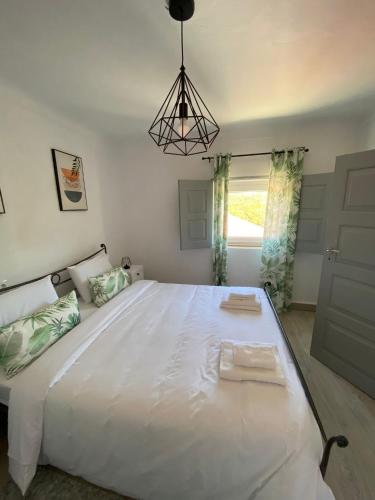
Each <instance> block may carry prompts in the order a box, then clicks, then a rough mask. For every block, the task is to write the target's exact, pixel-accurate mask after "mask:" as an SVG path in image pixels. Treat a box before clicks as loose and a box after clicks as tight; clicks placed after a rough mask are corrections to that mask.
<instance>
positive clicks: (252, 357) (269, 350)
mask: <svg viewBox="0 0 375 500" xmlns="http://www.w3.org/2000/svg"><path fill="white" fill-rule="evenodd" d="M232 350H233V363H234V364H235V365H236V366H247V368H264V369H267V370H276V366H277V358H276V356H277V354H278V350H277V347H276V346H275V345H273V344H262V343H259V342H233V343H232Z"/></svg>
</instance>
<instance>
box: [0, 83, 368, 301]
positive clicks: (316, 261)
mask: <svg viewBox="0 0 375 500" xmlns="http://www.w3.org/2000/svg"><path fill="white" fill-rule="evenodd" d="M0 106H1V122H0V145H1V147H0V187H1V189H2V192H3V197H4V202H5V205H6V210H7V213H6V215H0V281H1V280H3V279H8V280H9V284H11V283H14V282H17V281H20V280H24V279H27V278H31V277H34V276H35V275H38V274H40V273H44V272H46V271H48V270H53V269H55V268H56V267H60V266H63V265H65V264H68V263H70V262H71V261H72V260H75V259H76V258H79V257H83V256H85V255H86V254H87V253H88V252H91V251H93V250H95V249H96V248H97V245H98V244H99V243H100V242H101V241H106V242H107V243H108V244H109V249H110V253H111V254H112V256H113V260H114V262H115V263H117V262H119V261H120V258H121V257H122V256H123V255H130V256H131V258H132V260H133V262H136V263H143V264H144V266H145V271H146V276H147V277H149V278H154V279H157V280H160V281H167V282H168V281H169V282H181V283H202V284H204V283H211V279H212V262H211V250H210V249H202V250H185V251H180V249H179V223H178V190H177V181H178V179H208V178H211V177H212V165H210V164H209V163H208V162H204V161H202V160H201V159H200V155H198V156H194V157H188V158H183V157H178V156H167V155H163V154H162V153H161V152H160V151H158V150H157V148H156V146H155V145H154V144H153V143H152V141H151V139H150V138H149V137H148V136H147V134H146V132H145V133H144V134H142V135H139V136H137V137H127V138H126V137H125V138H124V139H123V140H122V141H121V142H112V143H109V141H104V140H101V139H100V138H98V136H96V135H95V134H94V133H92V132H90V131H88V130H86V129H83V128H81V127H80V126H78V125H76V124H74V123H72V122H70V121H68V120H67V119H65V118H62V117H61V116H57V115H56V114H55V113H52V112H51V111H49V110H48V109H46V108H45V107H43V106H41V105H40V104H38V103H35V102H33V101H32V100H30V99H29V98H27V97H26V96H24V95H23V94H21V93H19V92H17V91H15V90H14V89H10V88H8V87H7V86H6V85H4V84H1V85H0ZM370 125H371V126H370ZM371 127H372V122H371V123H369V124H367V128H366V130H367V132H368V134H367V135H368V138H367V139H366V143H368V144H370V142H371V141H372V139H371V137H373V138H374V139H375V120H374V126H373V129H372V128H371ZM371 130H373V132H371ZM366 137H367V136H366ZM373 142H374V144H375V141H373ZM363 143H364V127H363V123H362V124H361V126H359V124H358V122H357V121H354V120H351V121H349V120H346V119H343V118H340V119H336V120H334V119H331V120H329V119H317V118H314V119H313V118H311V119H309V120H307V119H305V120H302V119H297V118H288V119H287V118H285V119H275V120H262V121H257V122H250V123H240V124H235V125H226V126H224V127H223V130H222V131H221V133H220V135H219V138H218V140H217V142H216V143H215V146H214V147H213V149H212V151H211V153H210V154H212V153H214V152H217V151H221V152H228V151H231V152H233V153H247V152H252V151H254V152H257V151H267V150H270V149H271V148H272V147H276V148H282V147H285V146H288V147H290V146H299V145H306V146H308V147H309V148H310V152H309V153H308V154H307V155H306V160H305V173H307V174H312V173H321V172H329V171H332V170H333V169H334V164H335V157H336V156H337V155H339V154H343V153H349V152H354V151H357V150H360V149H361V148H362V149H363ZM51 147H56V148H58V149H62V150H66V151H68V152H72V153H77V154H79V155H81V156H82V157H83V164H84V172H85V183H86V190H87V198H88V205H89V210H88V211H87V212H60V210H59V207H58V200H57V195H56V187H55V179H54V173H53V168H52V160H51V153H50V148H51ZM268 169H269V157H257V158H252V159H250V158H244V159H235V160H234V161H233V168H232V175H259V174H267V173H268ZM321 260H322V258H321V256H319V255H310V254H297V257H296V264H295V286H294V300H296V301H301V302H312V303H315V302H316V298H317V292H318V285H319V277H320V270H321ZM259 267H260V250H259V249H239V248H231V249H230V250H229V282H230V284H239V285H246V284H253V285H257V284H258V283H259Z"/></svg>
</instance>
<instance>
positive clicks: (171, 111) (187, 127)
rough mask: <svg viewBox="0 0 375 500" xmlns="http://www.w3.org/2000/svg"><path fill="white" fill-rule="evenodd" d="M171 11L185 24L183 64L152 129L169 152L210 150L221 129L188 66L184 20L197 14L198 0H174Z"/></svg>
mask: <svg viewBox="0 0 375 500" xmlns="http://www.w3.org/2000/svg"><path fill="white" fill-rule="evenodd" d="M169 13H170V15H171V17H172V18H173V19H175V20H176V21H179V22H180V25H181V67H180V73H179V75H178V76H177V78H176V80H175V82H174V83H173V85H172V88H171V89H170V91H169V92H168V95H167V97H166V98H165V100H164V102H163V104H162V106H161V108H160V110H159V112H158V114H157V115H156V118H155V119H154V121H153V122H152V125H151V127H150V129H149V131H148V133H149V134H150V136H151V137H152V139H153V140H154V141H155V143H156V144H157V145H158V146H159V147H160V149H161V150H162V151H163V153H165V154H173V155H184V156H188V155H193V154H200V153H204V152H206V151H207V150H208V149H209V147H210V146H211V144H212V143H213V142H214V140H215V138H216V136H217V134H218V133H219V131H220V128H219V126H218V124H217V123H216V121H215V119H214V117H213V116H212V114H211V113H210V111H209V110H208V108H207V106H206V104H205V103H204V101H203V99H202V98H201V96H200V95H199V93H198V91H197V89H196V88H195V87H194V85H193V83H192V81H191V80H190V78H189V77H188V75H187V74H186V71H185V66H184V31H183V23H184V21H186V20H188V19H190V18H191V17H192V15H193V14H194V0H170V1H169Z"/></svg>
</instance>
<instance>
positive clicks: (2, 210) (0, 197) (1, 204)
mask: <svg viewBox="0 0 375 500" xmlns="http://www.w3.org/2000/svg"><path fill="white" fill-rule="evenodd" d="M0 214H5V206H4V200H3V195H2V194H1V189H0Z"/></svg>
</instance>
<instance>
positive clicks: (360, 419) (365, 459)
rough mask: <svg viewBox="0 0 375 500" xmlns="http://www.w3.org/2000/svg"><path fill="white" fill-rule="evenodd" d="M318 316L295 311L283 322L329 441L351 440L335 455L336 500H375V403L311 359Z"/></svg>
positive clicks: (331, 469)
mask: <svg viewBox="0 0 375 500" xmlns="http://www.w3.org/2000/svg"><path fill="white" fill-rule="evenodd" d="M314 316H315V315H314V313H312V312H306V311H292V312H290V313H285V314H283V315H282V318H281V320H282V322H283V324H284V327H285V330H286V332H287V334H288V337H289V339H290V341H291V343H292V345H293V349H294V351H295V353H296V356H297V359H298V361H299V363H300V365H301V368H302V371H303V373H304V375H305V378H306V380H307V383H308V386H309V388H310V391H311V393H312V395H313V397H314V401H315V404H316V407H317V409H318V412H319V414H320V417H321V420H322V422H323V425H324V428H325V430H326V433H327V435H328V436H332V435H335V434H345V436H346V437H347V438H348V439H349V447H348V448H345V449H343V448H341V449H340V448H337V447H336V446H335V447H334V448H333V450H332V454H331V458H330V461H329V465H328V470H327V475H326V482H327V483H328V484H329V485H330V487H331V488H332V491H333V493H334V494H335V497H336V500H375V400H374V399H372V398H370V397H369V396H367V395H366V394H364V393H363V392H362V391H360V390H358V389H356V388H355V387H354V386H352V385H351V384H350V383H349V382H347V381H346V380H344V379H342V378H341V377H339V376H338V375H336V374H335V373H334V372H332V371H331V370H330V369H328V368H327V367H326V366H324V365H323V364H321V363H320V362H319V361H317V360H316V359H315V358H312V357H310V355H309V352H310V343H311V334H312V328H313V324H314Z"/></svg>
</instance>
